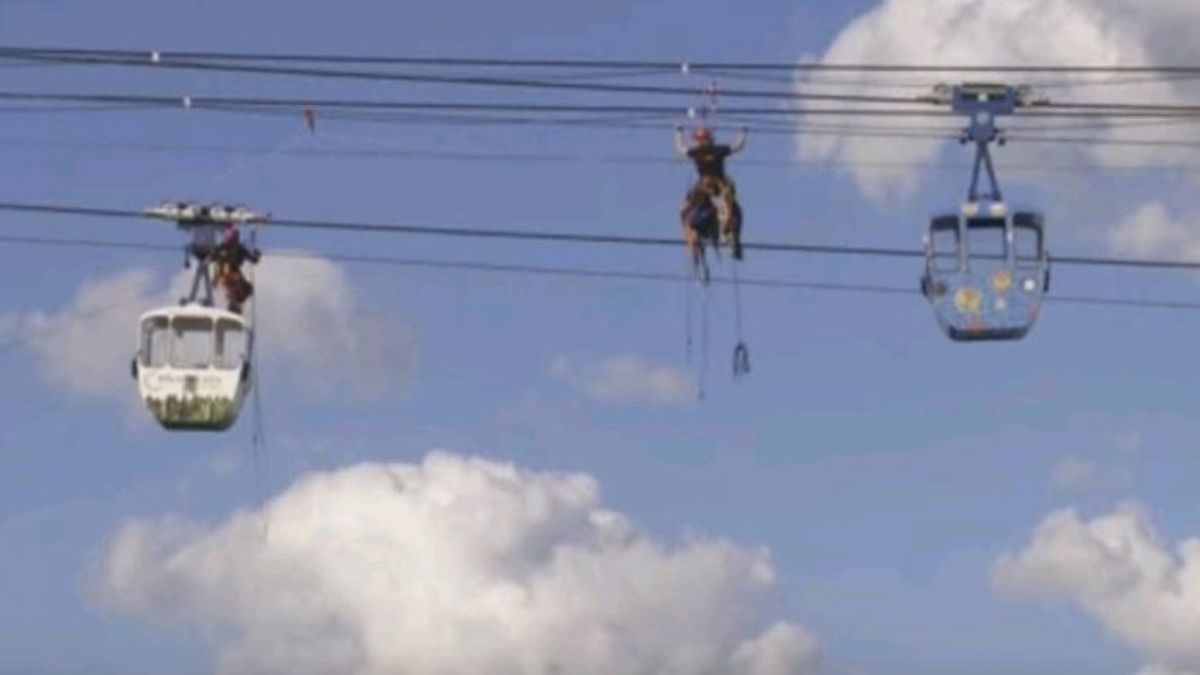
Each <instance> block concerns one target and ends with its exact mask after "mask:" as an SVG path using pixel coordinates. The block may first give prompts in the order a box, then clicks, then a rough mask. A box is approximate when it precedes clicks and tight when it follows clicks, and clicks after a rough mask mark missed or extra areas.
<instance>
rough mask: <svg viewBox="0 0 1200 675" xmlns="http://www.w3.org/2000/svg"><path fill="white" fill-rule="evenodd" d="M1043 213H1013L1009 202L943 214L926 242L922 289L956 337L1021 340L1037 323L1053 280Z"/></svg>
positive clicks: (945, 327)
mask: <svg viewBox="0 0 1200 675" xmlns="http://www.w3.org/2000/svg"><path fill="white" fill-rule="evenodd" d="M1048 275H1049V263H1048V256H1047V253H1046V249H1045V235H1044V228H1043V222H1042V216H1041V214H1039V213H1033V212H1028V211H1018V212H1016V213H1013V214H1009V213H1008V212H1007V208H1006V207H1005V205H1004V204H1003V203H1002V202H994V203H992V204H990V205H989V206H988V208H987V211H986V212H985V213H980V207H979V204H978V203H968V204H967V205H965V206H964V208H963V210H962V212H961V213H960V214H949V215H942V216H937V217H935V218H934V219H933V220H932V222H931V223H930V226H929V234H928V235H927V236H926V239H925V274H924V276H923V277H922V279H921V291H922V293H923V294H924V295H925V296H926V297H927V298H928V299H929V302H930V303H932V305H933V309H934V312H935V314H936V316H937V320H938V323H939V324H940V325H941V327H942V330H944V331H945V332H946V334H947V335H948V336H949V337H950V338H951V339H953V340H960V341H968V340H1016V339H1020V338H1023V337H1025V335H1026V334H1027V333H1028V332H1029V330H1030V328H1032V327H1033V324H1034V322H1035V321H1036V320H1037V317H1038V313H1039V312H1040V310H1041V305H1042V299H1043V296H1044V294H1045V292H1046V290H1047V285H1048V282H1049V277H1048Z"/></svg>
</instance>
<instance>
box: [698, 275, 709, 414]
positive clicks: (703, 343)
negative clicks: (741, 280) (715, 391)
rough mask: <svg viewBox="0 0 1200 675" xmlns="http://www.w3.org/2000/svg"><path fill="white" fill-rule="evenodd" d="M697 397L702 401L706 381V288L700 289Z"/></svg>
mask: <svg viewBox="0 0 1200 675" xmlns="http://www.w3.org/2000/svg"><path fill="white" fill-rule="evenodd" d="M698 379H699V382H698V386H699V390H698V391H697V394H698V397H699V399H700V400H701V401H703V400H704V395H705V390H706V387H707V380H708V287H707V286H704V287H702V288H701V289H700V364H699V377H698Z"/></svg>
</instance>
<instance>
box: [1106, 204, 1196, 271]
mask: <svg viewBox="0 0 1200 675" xmlns="http://www.w3.org/2000/svg"><path fill="white" fill-rule="evenodd" d="M1109 246H1110V247H1111V248H1112V249H1113V250H1114V251H1117V252H1119V253H1122V254H1126V255H1133V256H1140V257H1152V256H1162V255H1165V256H1170V257H1171V258H1172V259H1184V260H1200V231H1198V230H1197V229H1196V228H1195V227H1189V226H1187V225H1184V224H1183V223H1182V222H1180V221H1179V220H1178V219H1177V218H1175V217H1173V216H1172V215H1171V213H1170V211H1168V210H1167V207H1166V206H1164V205H1163V204H1161V203H1160V202H1150V203H1147V204H1144V205H1143V206H1141V207H1139V208H1138V209H1137V210H1136V211H1134V212H1133V213H1131V214H1130V215H1129V216H1128V217H1126V218H1125V219H1124V220H1123V221H1121V222H1120V223H1119V224H1118V225H1117V227H1116V229H1114V230H1113V231H1112V232H1111V233H1110V234H1109Z"/></svg>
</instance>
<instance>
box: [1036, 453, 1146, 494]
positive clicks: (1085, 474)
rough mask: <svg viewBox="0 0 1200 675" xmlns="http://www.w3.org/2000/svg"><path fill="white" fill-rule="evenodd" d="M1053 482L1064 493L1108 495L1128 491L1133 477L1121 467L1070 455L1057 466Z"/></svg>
mask: <svg viewBox="0 0 1200 675" xmlns="http://www.w3.org/2000/svg"><path fill="white" fill-rule="evenodd" d="M1051 480H1052V483H1053V485H1054V487H1055V488H1056V489H1058V490H1062V491H1063V492H1069V493H1078V494H1106V493H1113V492H1120V491H1122V490H1125V489H1127V488H1128V487H1129V485H1130V484H1131V483H1132V482H1133V476H1132V475H1131V474H1130V473H1129V471H1127V470H1125V469H1123V468H1121V467H1119V466H1115V465H1110V464H1105V463H1103V462H1099V461H1096V460H1093V459H1087V458H1085V457H1079V456H1077V455H1070V456H1067V457H1064V458H1063V459H1061V460H1060V461H1059V462H1058V464H1056V465H1055V467H1054V474H1053V476H1052V479H1051Z"/></svg>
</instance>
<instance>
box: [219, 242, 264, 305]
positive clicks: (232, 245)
mask: <svg viewBox="0 0 1200 675" xmlns="http://www.w3.org/2000/svg"><path fill="white" fill-rule="evenodd" d="M261 257H262V253H261V252H260V251H257V250H254V249H251V248H248V247H247V246H246V245H245V244H243V243H242V241H241V237H240V236H239V233H238V228H237V226H236V225H230V226H229V227H227V228H225V236H224V238H223V239H222V241H221V243H220V244H219V245H218V246H217V248H216V249H214V250H213V253H212V262H213V264H215V265H216V266H217V274H216V282H217V285H218V286H220V287H223V288H224V289H225V295H226V297H227V298H228V300H229V311H231V312H233V313H234V314H241V313H242V305H243V304H245V302H246V300H247V299H248V298H249V297H250V296H251V295H252V294H253V293H254V285H253V284H251V283H250V282H249V281H248V280H247V279H246V277H245V275H243V274H242V265H243V264H245V263H246V261H250V262H251V263H255V264H257V263H258V261H259V258H261Z"/></svg>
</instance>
